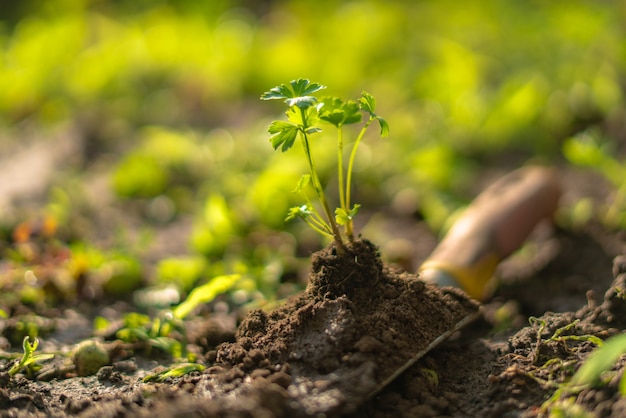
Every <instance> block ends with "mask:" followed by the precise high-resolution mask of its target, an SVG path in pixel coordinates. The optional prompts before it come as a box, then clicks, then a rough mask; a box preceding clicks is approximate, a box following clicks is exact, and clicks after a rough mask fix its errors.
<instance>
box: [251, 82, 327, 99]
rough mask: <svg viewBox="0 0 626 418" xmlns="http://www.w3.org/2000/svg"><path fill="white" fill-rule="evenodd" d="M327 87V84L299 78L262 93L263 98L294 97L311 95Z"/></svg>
mask: <svg viewBox="0 0 626 418" xmlns="http://www.w3.org/2000/svg"><path fill="white" fill-rule="evenodd" d="M325 88H326V86H323V85H321V84H319V83H311V82H310V81H309V80H307V79H305V78H299V79H297V80H292V81H290V82H289V84H281V85H279V86H276V87H273V88H271V89H269V90H268V91H266V92H265V93H263V94H262V95H261V100H275V99H279V100H280V99H294V98H297V97H302V96H310V95H311V94H313V93H315V92H317V91H320V90H322V89H325Z"/></svg>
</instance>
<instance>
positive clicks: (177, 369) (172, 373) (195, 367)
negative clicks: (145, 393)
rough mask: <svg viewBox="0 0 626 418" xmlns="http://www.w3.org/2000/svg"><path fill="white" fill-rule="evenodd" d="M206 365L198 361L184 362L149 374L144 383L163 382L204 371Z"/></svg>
mask: <svg viewBox="0 0 626 418" xmlns="http://www.w3.org/2000/svg"><path fill="white" fill-rule="evenodd" d="M205 368H206V367H205V366H203V365H202V364H197V363H183V364H179V365H177V366H174V367H172V368H171V369H168V370H164V371H162V372H159V373H154V374H149V375H148V376H146V377H144V378H143V380H142V381H143V382H144V383H149V382H162V381H164V380H166V379H168V378H170V377H171V378H175V377H181V376H185V375H187V374H189V373H193V372H202V371H204V369H205Z"/></svg>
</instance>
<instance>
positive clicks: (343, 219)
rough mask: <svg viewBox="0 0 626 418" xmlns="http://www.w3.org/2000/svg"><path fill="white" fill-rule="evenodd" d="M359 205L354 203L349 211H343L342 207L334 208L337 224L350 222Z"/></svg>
mask: <svg viewBox="0 0 626 418" xmlns="http://www.w3.org/2000/svg"><path fill="white" fill-rule="evenodd" d="M360 207H361V205H359V204H356V205H354V206H353V207H352V209H350V211H345V210H344V209H342V208H337V209H335V220H336V221H337V223H338V224H339V225H345V224H347V223H348V222H350V221H351V220H352V219H354V217H355V216H356V214H357V213H358V212H359V208H360Z"/></svg>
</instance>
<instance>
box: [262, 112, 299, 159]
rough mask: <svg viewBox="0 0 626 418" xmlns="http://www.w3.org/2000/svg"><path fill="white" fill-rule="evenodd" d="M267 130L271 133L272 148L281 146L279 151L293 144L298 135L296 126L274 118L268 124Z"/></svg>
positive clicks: (285, 149)
mask: <svg viewBox="0 0 626 418" xmlns="http://www.w3.org/2000/svg"><path fill="white" fill-rule="evenodd" d="M267 131H268V132H269V133H270V134H272V136H271V137H270V141H271V143H272V147H274V149H278V147H281V151H282V152H285V151H287V150H288V149H289V148H291V147H292V146H293V143H294V142H295V140H296V136H297V135H298V126H296V125H294V124H293V123H291V122H285V121H282V120H275V121H274V122H272V124H271V125H270V126H269V128H268V129H267Z"/></svg>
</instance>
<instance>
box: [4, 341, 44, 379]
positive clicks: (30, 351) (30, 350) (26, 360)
mask: <svg viewBox="0 0 626 418" xmlns="http://www.w3.org/2000/svg"><path fill="white" fill-rule="evenodd" d="M38 346H39V338H36V337H35V339H34V340H33V342H32V344H31V343H30V337H28V336H26V337H24V341H22V349H23V350H24V354H23V355H22V358H21V359H20V361H18V362H17V363H16V364H14V365H13V367H11V369H9V376H11V377H13V376H15V375H16V374H18V373H19V372H20V371H21V370H23V369H26V368H29V367H32V366H33V365H34V364H35V363H36V362H38V361H43V360H49V359H51V358H53V357H54V354H38V355H35V354H34V352H35V351H36V350H37V347H38Z"/></svg>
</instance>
